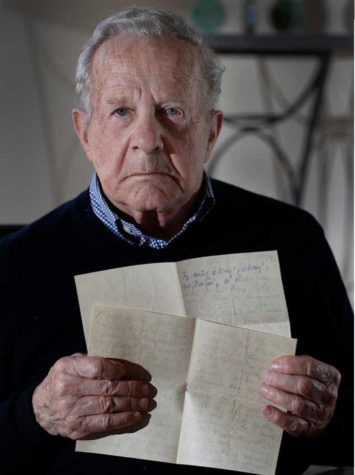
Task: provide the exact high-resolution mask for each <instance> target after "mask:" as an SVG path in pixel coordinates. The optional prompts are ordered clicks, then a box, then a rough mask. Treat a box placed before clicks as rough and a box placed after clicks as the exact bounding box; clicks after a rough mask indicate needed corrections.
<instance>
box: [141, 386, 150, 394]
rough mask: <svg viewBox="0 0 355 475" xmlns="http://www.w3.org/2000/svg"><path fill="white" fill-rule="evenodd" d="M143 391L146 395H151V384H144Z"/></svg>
mask: <svg viewBox="0 0 355 475" xmlns="http://www.w3.org/2000/svg"><path fill="white" fill-rule="evenodd" d="M142 393H143V394H144V396H149V394H150V386H149V384H144V386H143V387H142Z"/></svg>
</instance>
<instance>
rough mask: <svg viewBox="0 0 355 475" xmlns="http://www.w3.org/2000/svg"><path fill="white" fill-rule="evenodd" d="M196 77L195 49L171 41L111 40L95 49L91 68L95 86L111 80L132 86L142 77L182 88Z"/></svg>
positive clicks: (197, 69)
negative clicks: (181, 86)
mask: <svg viewBox="0 0 355 475" xmlns="http://www.w3.org/2000/svg"><path fill="white" fill-rule="evenodd" d="M200 74H201V73H200V67H199V61H198V53H197V50H196V47H194V46H193V45H191V44H189V43H187V42H186V41H181V40H177V39H174V38H150V37H149V38H146V37H142V38H139V37H132V36H122V35H120V36H115V37H113V38H111V39H110V40H108V41H106V42H105V43H103V44H102V45H101V46H100V47H99V48H98V50H97V51H96V53H95V55H94V59H93V67H92V78H93V80H94V82H95V83H96V85H97V86H98V85H99V84H100V85H103V82H104V83H105V82H106V81H112V78H114V77H116V78H117V81H119V82H120V81H123V82H126V83H127V84H132V85H133V84H134V82H135V80H137V78H138V77H142V76H146V77H154V76H155V78H156V79H157V80H159V79H161V80H164V81H165V82H171V83H174V82H175V83H177V84H181V85H183V83H185V84H186V83H187V82H191V81H194V80H195V79H199V78H200Z"/></svg>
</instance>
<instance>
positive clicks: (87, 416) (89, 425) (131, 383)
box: [32, 354, 153, 440]
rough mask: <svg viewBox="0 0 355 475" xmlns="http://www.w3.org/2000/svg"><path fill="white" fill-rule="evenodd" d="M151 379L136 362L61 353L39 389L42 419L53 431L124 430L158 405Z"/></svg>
mask: <svg viewBox="0 0 355 475" xmlns="http://www.w3.org/2000/svg"><path fill="white" fill-rule="evenodd" d="M149 380H150V375H149V373H148V372H147V371H145V370H144V369H143V368H142V367H141V366H138V365H135V364H133V363H129V362H122V361H119V360H113V359H107V358H101V357H96V356H84V355H82V354H74V355H72V356H67V357H65V358H61V359H60V360H58V361H57V362H56V363H55V364H54V366H53V367H52V368H51V369H50V371H49V373H48V375H47V377H46V378H45V379H44V380H43V381H42V383H41V384H40V385H39V386H37V388H36V389H35V391H34V394H33V398H32V404H33V409H34V413H35V416H36V420H37V422H38V423H39V424H40V425H41V426H42V427H43V428H44V429H45V430H46V431H47V432H49V433H50V434H52V435H61V436H63V437H69V438H70V439H74V440H77V439H84V438H99V437H102V436H103V435H108V434H112V433H115V432H118V431H120V432H122V431H121V429H123V428H132V426H133V424H136V423H137V422H139V421H141V420H142V417H143V416H144V414H145V413H146V411H147V410H149V409H151V408H152V401H151V398H152V397H153V387H152V386H151V385H150V384H149V383H148V381H149ZM126 431H127V432H128V431H129V429H128V430H126Z"/></svg>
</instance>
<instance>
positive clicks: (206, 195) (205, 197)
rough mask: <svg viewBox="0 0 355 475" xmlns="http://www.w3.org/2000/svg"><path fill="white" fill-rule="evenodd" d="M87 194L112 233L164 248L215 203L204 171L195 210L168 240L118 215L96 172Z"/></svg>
mask: <svg viewBox="0 0 355 475" xmlns="http://www.w3.org/2000/svg"><path fill="white" fill-rule="evenodd" d="M89 194H90V202H91V207H92V210H93V212H94V213H95V215H96V216H97V217H98V218H99V219H100V221H101V222H102V223H103V224H104V225H105V226H106V227H107V228H108V229H109V230H110V231H111V232H112V233H114V234H115V235H116V236H118V237H119V238H121V239H123V240H124V241H126V242H128V243H129V244H132V245H136V246H148V247H151V248H154V249H164V248H165V247H166V246H168V245H169V244H170V243H171V242H172V241H173V240H174V239H176V238H177V237H178V236H180V235H181V234H182V233H184V232H185V231H186V229H187V228H188V227H189V226H190V225H191V224H192V223H193V222H194V221H202V220H203V219H204V218H205V216H207V214H208V213H209V212H210V210H211V209H212V207H213V205H214V203H215V197H214V193H213V189H212V183H211V180H210V178H209V177H208V175H207V174H206V173H204V176H203V182H202V191H201V194H200V201H199V204H198V206H197V208H196V210H195V211H194V213H193V214H192V215H191V216H190V218H189V219H188V220H187V221H186V222H185V224H184V225H183V227H182V229H181V230H180V231H179V232H178V233H177V234H175V235H174V236H173V237H172V238H170V239H169V240H168V241H164V240H162V239H157V238H154V237H151V236H146V235H145V234H143V233H142V231H141V230H140V229H139V228H138V227H137V226H135V225H134V224H133V223H130V222H128V221H126V220H125V219H124V218H123V217H122V216H120V215H119V214H118V212H117V211H116V210H115V209H114V208H113V206H112V205H111V204H110V202H109V201H108V200H107V198H106V197H105V195H104V194H103V192H102V189H101V184H100V181H99V178H98V176H97V174H96V173H94V174H93V177H92V180H91V184H90V188H89Z"/></svg>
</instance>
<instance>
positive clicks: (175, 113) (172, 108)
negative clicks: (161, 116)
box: [165, 107, 180, 117]
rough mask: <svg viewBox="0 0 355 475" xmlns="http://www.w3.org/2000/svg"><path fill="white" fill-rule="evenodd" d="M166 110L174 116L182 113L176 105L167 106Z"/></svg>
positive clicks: (170, 115) (169, 114)
mask: <svg viewBox="0 0 355 475" xmlns="http://www.w3.org/2000/svg"><path fill="white" fill-rule="evenodd" d="M165 112H166V114H167V115H168V116H169V117H173V116H175V115H178V114H180V111H179V110H178V109H175V107H167V108H166V109H165Z"/></svg>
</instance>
